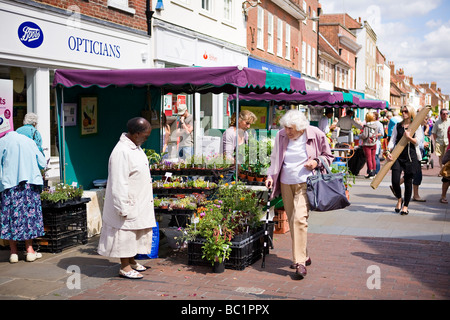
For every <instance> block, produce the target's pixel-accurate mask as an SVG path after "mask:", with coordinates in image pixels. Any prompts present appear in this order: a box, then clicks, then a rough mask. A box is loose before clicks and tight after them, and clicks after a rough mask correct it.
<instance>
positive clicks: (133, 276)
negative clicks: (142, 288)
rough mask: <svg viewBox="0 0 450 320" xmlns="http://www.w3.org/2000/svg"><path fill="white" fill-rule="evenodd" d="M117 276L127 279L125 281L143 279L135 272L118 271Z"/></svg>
mask: <svg viewBox="0 0 450 320" xmlns="http://www.w3.org/2000/svg"><path fill="white" fill-rule="evenodd" d="M119 276H120V277H123V278H127V279H142V278H143V277H144V276H143V275H142V274H140V273H139V272H137V271H136V270H131V271H128V272H126V271H123V270H122V269H120V271H119Z"/></svg>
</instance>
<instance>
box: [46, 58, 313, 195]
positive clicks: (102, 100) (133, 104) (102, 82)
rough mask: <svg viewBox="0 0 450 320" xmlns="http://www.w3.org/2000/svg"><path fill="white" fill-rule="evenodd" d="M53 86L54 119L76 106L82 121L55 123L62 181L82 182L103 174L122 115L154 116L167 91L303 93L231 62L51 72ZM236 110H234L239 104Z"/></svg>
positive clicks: (154, 141)
mask: <svg viewBox="0 0 450 320" xmlns="http://www.w3.org/2000/svg"><path fill="white" fill-rule="evenodd" d="M53 85H54V87H55V89H56V95H57V105H58V108H57V112H58V120H59V121H60V119H64V116H65V114H64V113H65V112H66V111H67V110H68V109H67V106H68V105H69V106H75V112H77V113H79V114H80V117H79V119H80V121H79V122H81V123H78V124H77V123H75V124H73V123H71V124H69V125H70V127H69V125H68V124H67V123H66V121H60V126H59V127H60V130H59V143H60V148H59V150H60V151H61V152H60V163H61V166H60V167H61V169H60V170H61V179H63V180H64V181H65V182H67V183H72V182H74V181H76V182H78V183H79V184H82V185H84V186H87V185H89V184H90V183H91V181H93V180H95V179H101V178H106V177H105V175H106V174H107V157H109V152H110V150H112V147H113V146H114V144H115V142H116V139H117V137H118V136H119V135H120V133H121V132H122V131H123V127H124V122H126V121H124V119H127V118H129V117H132V116H138V115H140V112H141V110H142V109H143V108H145V106H146V105H147V106H148V107H149V108H150V109H151V110H155V111H156V112H157V113H158V114H159V113H160V111H161V96H163V95H164V94H165V93H167V92H172V93H180V92H183V93H187V94H193V93H200V94H204V93H221V92H223V93H228V94H236V95H237V96H238V95H239V94H246V93H251V92H254V93H259V94H261V93H264V92H271V93H282V92H283V93H295V92H297V93H306V86H305V82H304V80H303V79H299V78H295V77H291V76H289V75H285V74H277V73H272V72H265V71H261V70H256V69H249V68H243V67H235V66H232V67H186V68H166V69H136V70H56V71H55V77H54V82H53ZM149 97H150V98H149ZM148 101H150V102H148ZM76 107H78V110H76ZM236 108H237V111H238V110H239V104H237V107H236ZM159 141H160V133H159V130H153V131H152V135H151V136H150V138H149V143H150V147H149V148H151V149H155V150H160V146H159ZM143 147H146V146H145V145H144V146H143Z"/></svg>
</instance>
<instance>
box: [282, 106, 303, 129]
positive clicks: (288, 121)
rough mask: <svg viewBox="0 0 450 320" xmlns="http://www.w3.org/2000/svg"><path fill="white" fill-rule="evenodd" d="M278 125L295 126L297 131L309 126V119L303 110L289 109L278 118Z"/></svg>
mask: <svg viewBox="0 0 450 320" xmlns="http://www.w3.org/2000/svg"><path fill="white" fill-rule="evenodd" d="M280 125H281V126H283V127H295V128H296V129H297V131H300V130H304V129H306V128H307V127H308V126H309V121H308V119H306V116H305V114H304V112H303V111H300V110H289V111H288V112H286V114H285V115H284V116H283V117H282V118H281V119H280Z"/></svg>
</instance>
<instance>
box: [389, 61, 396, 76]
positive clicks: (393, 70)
mask: <svg viewBox="0 0 450 320" xmlns="http://www.w3.org/2000/svg"><path fill="white" fill-rule="evenodd" d="M388 63H389V67H390V68H391V76H393V75H394V74H395V64H394V61H389V62H388Z"/></svg>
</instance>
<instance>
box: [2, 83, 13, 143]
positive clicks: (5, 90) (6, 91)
mask: <svg viewBox="0 0 450 320" xmlns="http://www.w3.org/2000/svg"><path fill="white" fill-rule="evenodd" d="M13 130H14V124H13V81H12V80H4V79H0V138H1V137H3V136H4V135H5V134H7V133H8V132H9V131H13Z"/></svg>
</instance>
